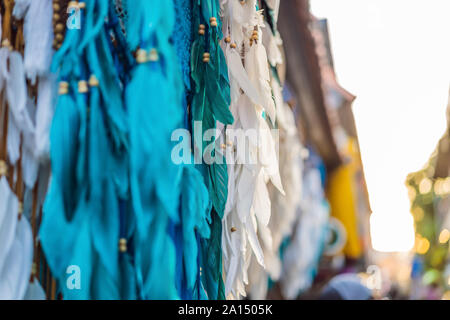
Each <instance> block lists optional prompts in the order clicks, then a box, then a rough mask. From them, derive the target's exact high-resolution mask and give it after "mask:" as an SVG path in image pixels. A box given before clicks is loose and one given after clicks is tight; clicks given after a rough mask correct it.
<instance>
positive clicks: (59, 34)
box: [55, 33, 64, 42]
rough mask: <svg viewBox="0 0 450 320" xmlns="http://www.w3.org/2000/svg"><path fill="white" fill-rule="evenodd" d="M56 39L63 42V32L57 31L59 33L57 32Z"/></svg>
mask: <svg viewBox="0 0 450 320" xmlns="http://www.w3.org/2000/svg"><path fill="white" fill-rule="evenodd" d="M55 40H56V41H57V42H63V40H64V36H63V35H62V34H61V33H57V34H55Z"/></svg>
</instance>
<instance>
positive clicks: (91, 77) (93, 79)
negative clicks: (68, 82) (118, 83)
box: [89, 74, 99, 87]
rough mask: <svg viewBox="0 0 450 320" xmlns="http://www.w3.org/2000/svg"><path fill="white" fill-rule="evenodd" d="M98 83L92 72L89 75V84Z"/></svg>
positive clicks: (96, 85)
mask: <svg viewBox="0 0 450 320" xmlns="http://www.w3.org/2000/svg"><path fill="white" fill-rule="evenodd" d="M98 85H99V82H98V79H97V77H96V76H95V75H94V74H92V75H91V76H90V77H89V86H90V87H98Z"/></svg>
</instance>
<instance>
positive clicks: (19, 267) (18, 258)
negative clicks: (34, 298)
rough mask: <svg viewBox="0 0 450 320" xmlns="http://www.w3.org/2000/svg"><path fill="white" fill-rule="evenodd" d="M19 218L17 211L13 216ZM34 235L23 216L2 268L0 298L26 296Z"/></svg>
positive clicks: (0, 271) (20, 297) (11, 298)
mask: <svg viewBox="0 0 450 320" xmlns="http://www.w3.org/2000/svg"><path fill="white" fill-rule="evenodd" d="M12 219H16V220H17V213H16V215H14V217H12ZM32 260H33V235H32V231H31V226H30V224H29V223H28V220H27V219H26V218H25V217H23V216H22V218H21V219H20V220H19V222H18V223H17V226H16V230H15V238H14V241H13V243H12V245H11V248H10V249H9V252H8V255H7V257H6V261H5V264H4V265H3V269H2V270H0V299H2V300H21V299H23V298H24V296H25V293H26V290H27V285H28V282H29V279H30V275H31V266H32Z"/></svg>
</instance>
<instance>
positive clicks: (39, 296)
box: [23, 278, 46, 300]
mask: <svg viewBox="0 0 450 320" xmlns="http://www.w3.org/2000/svg"><path fill="white" fill-rule="evenodd" d="M23 299H24V300H46V295H45V291H44V289H42V286H41V284H40V283H39V281H38V280H37V279H36V278H34V279H33V280H32V281H31V282H30V283H29V284H28V288H27V292H26V293H25V297H24V298H23Z"/></svg>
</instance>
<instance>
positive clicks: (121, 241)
mask: <svg viewBox="0 0 450 320" xmlns="http://www.w3.org/2000/svg"><path fill="white" fill-rule="evenodd" d="M119 251H120V252H127V239H125V238H120V239H119Z"/></svg>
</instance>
